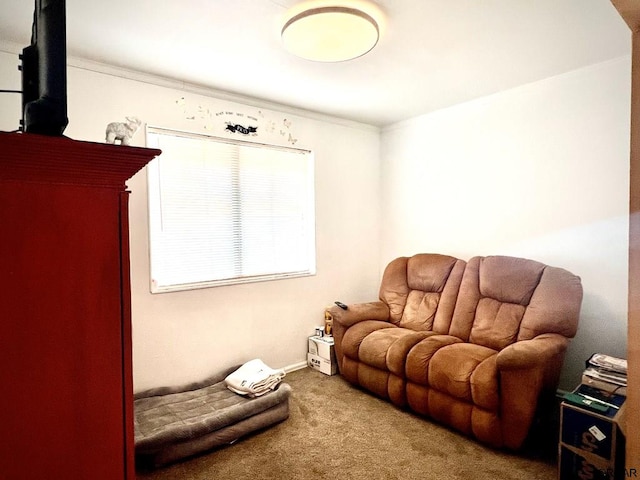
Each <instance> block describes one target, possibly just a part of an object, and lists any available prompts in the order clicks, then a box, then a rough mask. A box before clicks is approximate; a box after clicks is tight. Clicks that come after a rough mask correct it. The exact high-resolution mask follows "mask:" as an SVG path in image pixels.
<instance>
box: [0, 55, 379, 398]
mask: <svg viewBox="0 0 640 480" xmlns="http://www.w3.org/2000/svg"><path fill="white" fill-rule="evenodd" d="M76 63H78V64H79V65H80V66H81V67H82V68H78V67H71V68H69V69H68V97H69V98H68V113H69V120H70V122H69V126H68V127H67V129H66V131H65V135H67V136H69V137H70V138H73V139H77V140H89V141H96V142H103V141H104V131H105V127H106V125H107V123H109V122H112V121H123V120H124V117H125V116H126V115H135V116H138V117H139V118H140V119H141V120H142V121H143V122H144V123H147V124H149V125H154V126H161V127H167V128H175V129H180V130H188V131H195V132H203V133H206V132H209V133H212V134H214V135H227V136H233V135H234V134H232V133H229V132H225V131H224V129H225V127H226V122H227V121H231V122H234V123H240V124H243V125H245V126H246V125H258V135H257V136H255V137H251V136H250V137H243V138H244V139H247V140H255V141H257V142H265V143H274V144H280V145H286V146H295V147H301V148H308V149H311V150H313V151H314V154H315V188H316V245H317V274H316V275H315V276H312V277H306V278H296V279H288V280H278V281H271V282H262V283H254V284H246V285H236V286H228V287H217V288H209V289H203V290H193V291H188V292H177V293H164V294H156V295H151V294H150V293H149V262H148V242H147V235H148V222H147V203H146V170H143V171H141V172H140V173H139V174H137V175H136V176H134V177H133V178H132V179H131V180H130V181H129V182H128V183H127V184H128V186H129V188H130V189H131V190H132V194H131V199H130V238H131V279H132V310H133V360H134V388H135V390H136V391H139V390H142V389H146V388H150V387H155V386H162V385H175V384H182V383H185V382H190V381H194V380H199V379H202V378H204V377H205V376H207V375H210V374H211V373H214V372H217V371H219V370H220V369H223V368H226V367H229V366H232V365H234V364H239V363H242V362H244V361H247V360H249V359H251V358H256V357H259V358H262V359H263V360H264V361H265V362H266V363H267V364H268V365H270V366H272V367H274V368H280V367H289V366H295V365H296V364H300V363H302V362H306V351H307V350H306V349H307V343H306V337H307V336H308V335H311V334H313V329H314V326H315V325H321V324H322V323H323V322H324V315H323V311H324V307H325V306H327V305H330V304H332V303H333V301H334V300H338V299H342V300H343V301H349V302H353V301H364V300H368V299H370V298H371V297H372V296H375V295H376V294H377V289H378V284H379V280H380V273H379V268H378V263H377V258H378V256H379V235H378V225H379V211H380V205H379V170H380V169H379V157H380V154H379V130H378V129H377V128H373V127H370V126H365V125H360V124H355V123H351V122H344V121H339V120H336V119H331V118H328V117H320V116H318V115H313V114H310V113H309V114H307V113H305V112H301V111H293V110H290V109H286V108H285V107H282V110H281V111H278V110H274V109H273V108H263V107H262V106H260V102H256V101H250V100H249V99H247V102H246V103H244V104H243V103H240V102H238V101H229V100H219V99H217V98H216V97H215V96H214V95H215V94H213V93H212V94H210V95H208V94H207V92H204V91H199V90H197V89H190V91H196V92H197V93H190V92H187V91H186V89H181V88H179V85H178V86H176V85H174V84H168V83H167V82H165V86H156V85H153V84H150V83H146V82H144V81H138V80H132V79H127V78H120V77H119V75H125V76H132V74H131V73H130V72H119V71H117V70H114V69H106V70H107V71H108V72H113V73H115V75H107V74H104V73H97V72H95V71H91V70H88V69H86V68H84V66H86V64H82V63H80V62H76ZM16 65H17V57H16V56H14V55H8V54H0V73H2V74H5V72H6V73H7V76H3V78H7V79H8V80H7V83H9V84H11V82H13V84H12V85H8V86H6V87H5V88H19V72H18V71H17V69H16ZM88 67H89V68H93V69H94V70H95V69H96V68H97V67H98V66H95V65H88ZM9 77H11V78H9ZM133 77H135V78H143V77H140V76H136V75H133ZM144 79H145V80H146V79H148V77H144ZM153 81H159V80H158V79H153ZM218 96H219V97H224V98H228V97H229V96H225V95H222V94H218ZM15 97H16V98H2V99H0V102H2V103H0V129H2V130H14V129H16V128H17V126H18V119H19V118H20V115H21V112H20V101H19V96H17V95H16V96H15ZM251 105H257V106H251ZM270 107H273V106H272V105H270ZM235 135H236V136H237V135H239V134H235ZM144 143H145V135H144V132H143V131H139V132H138V133H137V134H136V136H135V137H134V145H137V146H144Z"/></svg>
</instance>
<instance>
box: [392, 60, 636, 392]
mask: <svg viewBox="0 0 640 480" xmlns="http://www.w3.org/2000/svg"><path fill="white" fill-rule="evenodd" d="M629 118H630V58H629V57H623V58H619V59H615V60H612V61H609V62H606V63H602V64H598V65H595V66H590V67H587V68H583V69H580V70H577V71H574V72H571V73H568V74H565V75H562V76H557V77H553V78H549V79H546V80H543V81H540V82H536V83H533V84H528V85H524V86H522V87H519V88H516V89H513V90H509V91H505V92H501V93H499V94H496V95H492V96H489V97H485V98H481V99H479V100H475V101H472V102H468V103H465V104H461V105H457V106H454V107H451V108H448V109H445V110H441V111H437V112H435V113H431V114H428V115H423V116H420V117H417V118H414V119H410V120H407V121H405V122H402V123H399V124H396V125H393V126H390V127H388V128H386V129H384V130H383V132H382V136H381V137H382V141H381V155H382V165H381V167H382V182H381V185H382V197H383V201H382V219H381V221H382V225H384V228H383V229H382V238H381V264H383V265H384V264H386V263H388V262H389V261H390V260H391V259H393V258H395V257H397V256H400V255H410V254H413V253H418V252H437V253H444V254H450V255H453V256H456V257H459V258H462V259H465V260H468V259H469V258H471V257H473V256H475V255H492V254H504V255H515V256H521V257H526V258H532V259H535V260H539V261H542V262H544V263H547V264H551V265H554V266H559V267H563V268H566V269H568V270H570V271H572V272H573V273H575V274H577V275H579V276H580V277H581V278H582V283H583V287H584V293H585V295H584V301H583V306H582V314H581V319H580V326H579V332H578V335H577V337H576V338H575V340H574V341H573V342H572V345H571V347H570V350H569V353H568V356H567V360H566V362H565V368H564V371H563V376H562V379H561V386H562V387H564V388H572V387H573V386H575V384H577V383H578V381H579V379H580V372H581V370H582V369H583V366H584V360H585V359H586V358H587V357H588V356H589V355H590V354H591V353H594V352H603V353H608V354H611V355H617V356H624V355H625V351H626V315H627V275H628V274H627V268H628V262H627V255H628V250H627V248H628V238H627V235H628V220H627V212H628V200H629Z"/></svg>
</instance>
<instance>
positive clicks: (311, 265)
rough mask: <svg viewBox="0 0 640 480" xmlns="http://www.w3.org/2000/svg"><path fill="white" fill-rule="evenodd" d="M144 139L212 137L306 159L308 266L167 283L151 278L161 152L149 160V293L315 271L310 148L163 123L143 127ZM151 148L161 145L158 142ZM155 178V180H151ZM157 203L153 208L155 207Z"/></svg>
mask: <svg viewBox="0 0 640 480" xmlns="http://www.w3.org/2000/svg"><path fill="white" fill-rule="evenodd" d="M145 130H146V131H145V141H146V145H147V146H148V147H149V146H153V144H154V143H155V142H150V135H153V134H156V135H171V136H179V137H185V138H190V139H203V140H205V141H212V142H218V143H224V144H230V145H236V146H238V147H240V148H241V147H243V146H244V147H251V148H268V149H271V150H276V151H277V150H280V151H285V152H288V153H296V154H304V155H305V161H306V162H308V165H307V172H308V173H307V178H306V182H307V186H306V195H307V197H308V198H307V202H308V207H307V212H306V222H305V223H306V227H305V232H306V233H307V234H308V235H307V236H308V238H307V242H308V243H307V245H306V247H307V257H306V258H307V264H308V268H306V269H304V270H299V271H291V272H280V273H268V274H259V275H248V276H236V277H230V278H224V279H216V280H207V281H195V282H189V283H172V284H168V285H159V284H157V283H155V281H154V275H153V274H154V257H153V255H154V238H153V236H154V234H155V228H154V225H156V224H158V223H161V222H162V220H161V219H154V218H153V215H154V213H153V207H152V202H153V201H154V200H155V201H156V202H161V192H160V190H161V189H160V187H159V185H158V182H159V176H160V173H159V171H158V170H159V168H158V162H159V161H160V159H161V157H162V155H159V156H158V157H157V158H156V159H154V160H153V161H152V162H150V163H149V165H148V166H147V167H146V172H147V221H148V246H149V289H150V292H151V293H152V294H158V293H169V292H178V291H188V290H197V289H203V288H213V287H219V286H229V285H239V284H247V283H255V282H265V281H273V280H283V279H291V278H300V277H308V276H314V275H316V262H317V250H316V225H315V217H316V212H315V203H316V199H315V158H314V154H313V151H312V150H308V149H302V148H293V147H287V146H282V145H274V144H267V143H263V142H254V141H249V140H245V139H234V138H227V137H220V136H216V135H211V134H206V133H195V132H187V131H182V130H175V129H171V128H165V127H157V126H152V125H147V126H146V128H145ZM153 148H161V147H158V146H157V145H156V146H154V147H153ZM154 182H155V183H156V184H154ZM157 205H159V203H156V208H157V209H158V207H157Z"/></svg>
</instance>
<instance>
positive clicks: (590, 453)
mask: <svg viewBox="0 0 640 480" xmlns="http://www.w3.org/2000/svg"><path fill="white" fill-rule="evenodd" d="M575 392H577V393H583V394H587V395H590V394H591V395H595V393H594V391H593V390H589V387H588V386H586V385H581V386H580V387H578V388H577V389H576V391H575ZM613 397H616V398H613ZM599 398H600V397H599ZM602 398H607V400H608V401H609V403H613V404H615V405H619V406H620V408H619V409H614V408H609V409H608V410H607V411H605V412H598V411H593V410H589V409H588V408H585V407H583V406H578V405H575V404H572V403H569V402H567V401H566V400H565V401H564V402H562V404H561V405H560V444H559V461H560V465H559V470H560V472H559V473H560V480H574V479H579V478H591V479H596V480H617V479H622V478H624V453H625V452H624V449H625V438H624V435H623V433H622V431H621V429H620V425H619V422H620V421H621V419H622V418H623V417H624V407H625V405H624V397H623V396H611V397H602Z"/></svg>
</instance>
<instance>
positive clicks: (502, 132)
mask: <svg viewBox="0 0 640 480" xmlns="http://www.w3.org/2000/svg"><path fill="white" fill-rule="evenodd" d="M85 67H86V68H85ZM99 69H100V68H98V70H99ZM92 70H95V68H93V67H92V66H91V65H86V64H83V63H81V62H76V66H73V67H71V68H69V118H70V124H69V127H68V128H67V130H66V132H65V134H66V135H67V136H69V137H71V138H74V139H79V140H90V141H97V142H101V141H103V135H104V127H105V126H106V124H107V123H108V122H111V121H120V120H123V119H124V116H125V115H137V116H139V117H140V118H141V119H142V120H143V122H146V123H148V124H152V125H156V126H163V127H168V128H176V129H183V130H190V131H199V132H211V133H213V134H216V135H225V133H224V131H223V130H224V125H225V122H226V121H233V120H237V121H238V123H242V122H243V121H249V120H250V118H249V117H252V118H255V119H256V120H257V121H258V123H259V132H260V135H259V136H257V137H255V140H256V141H264V142H269V143H280V144H283V145H291V142H292V141H293V140H294V139H295V140H296V143H295V146H299V147H303V148H310V149H312V150H314V152H315V159H316V202H317V203H316V237H317V266H318V274H317V275H316V276H314V277H308V278H302V279H290V280H280V281H274V282H264V283H257V284H249V285H238V286H230V287H218V288H211V289H206V290H197V291H190V292H179V293H170V294H161V295H151V294H150V293H149V289H148V246H147V214H146V175H145V172H144V171H142V172H141V173H139V174H138V175H136V176H135V177H134V178H133V179H132V180H131V181H130V182H129V183H128V185H129V187H130V188H131V189H132V191H133V193H132V195H131V207H130V212H131V253H132V290H133V292H132V293H133V332H134V381H135V389H136V390H141V389H144V388H148V387H153V386H159V385H168V384H176V383H183V382H188V381H192V380H196V379H200V378H202V377H203V376H204V375H207V374H209V373H210V372H212V371H216V370H219V369H220V368H223V367H226V366H229V365H232V364H235V363H240V362H242V361H244V360H247V359H249V358H251V357H260V358H262V359H263V360H265V361H266V362H267V363H268V364H270V365H272V366H274V367H285V366H291V365H295V364H297V363H299V362H303V361H304V355H305V348H306V345H305V337H306V336H307V335H308V334H309V333H310V332H311V331H312V328H313V326H314V325H316V324H320V323H321V322H322V310H323V307H324V306H326V305H328V304H330V303H331V302H332V301H333V300H335V299H340V300H343V301H345V302H358V301H368V300H372V299H375V298H376V297H377V290H378V286H379V280H380V272H381V269H382V268H384V266H385V265H386V264H387V263H388V262H389V261H390V260H391V259H392V258H395V257H396V256H399V255H409V254H412V253H417V252H428V251H431V252H438V253H446V254H451V255H454V256H457V257H459V258H463V259H468V258H470V257H472V256H474V255H490V254H507V255H517V256H523V257H528V258H533V259H536V260H539V261H542V262H545V263H549V264H552V265H556V266H561V267H564V268H567V269H569V270H571V271H572V272H574V273H576V274H578V275H580V276H581V278H582V281H583V285H584V290H585V298H584V302H583V309H582V315H581V321H580V327H579V332H578V335H577V337H576V339H575V340H574V341H573V343H572V345H571V347H570V350H569V355H568V358H567V362H566V364H565V369H564V372H563V378H562V383H561V386H562V387H564V388H571V387H573V386H574V384H575V383H576V382H577V381H578V379H579V373H580V371H581V370H582V365H583V362H584V359H585V358H586V357H588V356H589V355H590V354H591V353H593V352H604V353H609V354H612V355H619V356H624V355H625V348H626V313H627V293H626V292H627V265H628V263H627V246H628V241H627V231H628V230H627V227H628V222H627V211H628V209H627V204H628V189H629V175H628V169H629V160H628V159H629V116H630V108H629V104H630V94H629V92H630V58H628V57H623V58H619V59H616V60H612V61H610V62H606V63H602V64H598V65H595V66H591V67H588V68H584V69H580V70H577V71H574V72H571V73H569V74H566V75H562V76H558V77H554V78H550V79H547V80H544V81H541V82H536V83H533V84H529V85H525V86H522V87H520V88H517V89H513V90H509V91H505V92H502V93H499V94H496V95H493V96H490V97H485V98H481V99H479V100H476V101H472V102H468V103H465V104H462V105H458V106H454V107H451V108H448V109H445V110H441V111H438V112H435V113H432V114H428V115H424V116H420V117H417V118H414V119H410V120H407V121H405V122H402V123H399V124H396V125H393V126H391V127H388V128H386V129H385V130H384V131H383V132H382V135H381V136H380V135H379V132H378V131H377V130H376V129H373V128H371V127H367V126H363V125H357V124H352V123H346V122H342V121H338V120H335V119H328V118H326V117H320V116H317V115H313V114H308V113H305V112H300V111H293V110H291V109H288V108H286V107H281V108H280V107H275V106H273V105H268V104H267V105H266V106H265V105H264V104H261V103H260V102H257V101H253V100H250V99H242V100H239V99H238V98H237V97H230V96H228V95H224V94H221V93H219V92H217V93H214V92H204V91H201V90H197V89H193V88H187V87H185V88H180V85H176V84H175V83H171V82H166V83H165V84H164V86H156V85H153V84H152V83H154V82H157V81H158V79H152V82H151V83H149V82H146V80H148V78H147V77H140V76H135V75H133V77H135V78H137V80H132V79H128V78H121V77H130V76H131V74H130V73H128V72H118V71H117V70H115V69H106V70H107V71H108V72H109V73H111V74H110V75H107V74H104V73H97V72H95V71H92ZM0 78H3V82H4V84H3V88H16V89H17V88H19V85H20V81H19V72H18V70H17V55H14V54H6V53H2V52H0ZM139 80H143V81H139ZM194 92H195V93H194ZM245 100H246V101H245ZM263 107H266V108H263ZM19 117H20V100H19V96H18V95H7V94H5V95H0V130H14V129H16V128H17V125H18V119H19ZM287 124H288V125H289V126H288V127H287V126H286V125H287ZM289 134H291V137H289ZM229 135H231V134H229ZM290 139H291V140H290ZM135 144H136V145H143V144H144V135H143V132H139V133H138V134H137V136H136V137H135ZM376 259H379V261H376Z"/></svg>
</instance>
